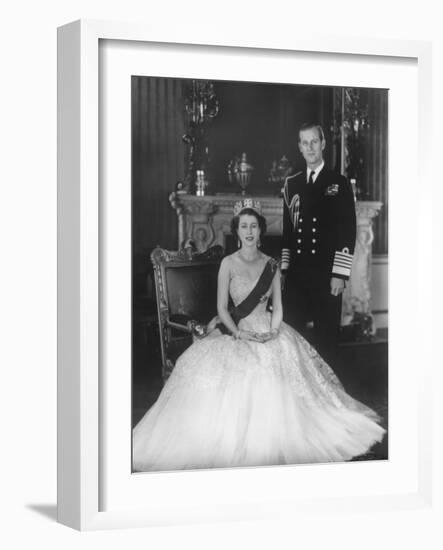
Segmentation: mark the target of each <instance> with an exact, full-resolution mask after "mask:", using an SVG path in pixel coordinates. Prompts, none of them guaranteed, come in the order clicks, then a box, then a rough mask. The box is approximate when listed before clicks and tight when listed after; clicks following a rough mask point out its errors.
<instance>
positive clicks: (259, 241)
mask: <svg viewBox="0 0 443 550" xmlns="http://www.w3.org/2000/svg"><path fill="white" fill-rule="evenodd" d="M257 247H258V248H260V247H261V240H260V239H258V241H257Z"/></svg>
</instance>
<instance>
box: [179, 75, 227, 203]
mask: <svg viewBox="0 0 443 550" xmlns="http://www.w3.org/2000/svg"><path fill="white" fill-rule="evenodd" d="M185 110H186V113H187V114H188V118H189V130H188V132H187V133H186V134H185V135H184V136H183V137H182V139H183V141H184V142H185V143H186V144H187V145H189V155H188V166H187V172H186V176H185V181H184V184H183V185H182V186H181V187H182V190H183V191H184V192H187V193H189V192H190V191H191V190H194V189H195V191H196V193H197V194H198V195H204V194H205V190H206V188H207V187H208V185H209V161H210V159H209V145H208V142H207V135H206V129H207V125H208V124H209V123H210V122H211V120H212V119H213V118H214V117H215V116H217V114H218V111H219V101H218V99H217V96H216V94H215V91H214V85H213V84H212V83H211V82H208V81H206V80H192V81H191V83H190V85H189V86H188V88H187V90H186V92H185Z"/></svg>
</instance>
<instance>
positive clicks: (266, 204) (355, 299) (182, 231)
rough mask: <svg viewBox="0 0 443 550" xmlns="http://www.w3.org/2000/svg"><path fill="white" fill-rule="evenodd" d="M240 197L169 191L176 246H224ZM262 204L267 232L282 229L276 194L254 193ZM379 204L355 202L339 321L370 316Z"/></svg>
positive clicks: (281, 207) (276, 234)
mask: <svg viewBox="0 0 443 550" xmlns="http://www.w3.org/2000/svg"><path fill="white" fill-rule="evenodd" d="M241 198H242V197H241V195H238V194H216V195H207V196H203V197H199V196H196V195H188V194H178V193H175V192H174V193H171V195H170V196H169V201H170V203H171V206H172V207H173V208H174V210H175V211H176V213H177V217H178V248H180V247H182V246H183V245H184V244H185V243H186V241H187V240H192V241H194V243H195V246H196V247H197V249H198V250H199V251H200V252H204V251H205V250H207V249H208V248H209V247H210V246H214V245H216V244H219V245H221V246H223V247H225V245H226V237H227V236H228V235H230V233H231V226H230V223H231V219H232V212H233V208H234V204H235V203H236V202H237V201H238V200H240V199H241ZM253 198H254V199H256V200H259V201H260V202H261V205H262V211H263V215H264V216H265V218H266V221H267V235H273V236H278V235H281V233H282V230H283V200H282V199H281V198H280V197H271V196H254V197H253ZM381 207H382V203H381V202H378V201H357V202H356V214H357V239H356V246H355V253H354V260H353V265H352V272H351V278H350V280H349V282H348V283H347V286H346V289H345V293H344V295H343V314H342V324H343V325H347V324H349V323H351V322H352V320H353V318H354V315H355V313H356V312H357V313H361V314H363V315H369V316H370V315H371V307H370V299H371V293H370V283H371V263H372V242H373V240H374V232H373V219H374V218H375V217H376V216H377V215H378V213H379V211H380V209H381Z"/></svg>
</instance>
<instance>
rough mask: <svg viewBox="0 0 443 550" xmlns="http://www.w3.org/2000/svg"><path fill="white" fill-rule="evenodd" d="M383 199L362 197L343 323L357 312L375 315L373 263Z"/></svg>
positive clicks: (345, 294)
mask: <svg viewBox="0 0 443 550" xmlns="http://www.w3.org/2000/svg"><path fill="white" fill-rule="evenodd" d="M381 207H382V203H381V202H378V201H358V202H357V203H356V214H357V239H356V243H355V252H354V260H353V262H352V271H351V278H350V280H349V281H348V283H347V285H346V289H345V292H344V295H343V310H342V325H348V324H350V323H351V322H352V321H353V320H355V314H362V315H363V316H369V317H370V318H371V321H372V315H371V290H370V288H371V266H372V242H373V240H374V231H373V220H374V218H375V217H376V216H378V214H379V212H380V209H381Z"/></svg>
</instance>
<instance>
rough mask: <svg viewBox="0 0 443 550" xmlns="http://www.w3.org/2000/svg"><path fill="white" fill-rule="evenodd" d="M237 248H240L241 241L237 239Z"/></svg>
mask: <svg viewBox="0 0 443 550" xmlns="http://www.w3.org/2000/svg"><path fill="white" fill-rule="evenodd" d="M237 248H241V240H240V239H237Z"/></svg>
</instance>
